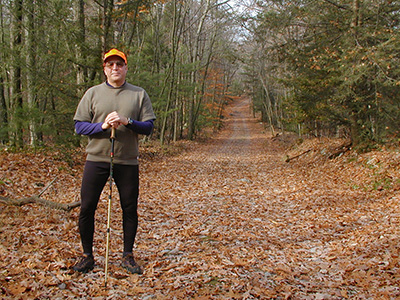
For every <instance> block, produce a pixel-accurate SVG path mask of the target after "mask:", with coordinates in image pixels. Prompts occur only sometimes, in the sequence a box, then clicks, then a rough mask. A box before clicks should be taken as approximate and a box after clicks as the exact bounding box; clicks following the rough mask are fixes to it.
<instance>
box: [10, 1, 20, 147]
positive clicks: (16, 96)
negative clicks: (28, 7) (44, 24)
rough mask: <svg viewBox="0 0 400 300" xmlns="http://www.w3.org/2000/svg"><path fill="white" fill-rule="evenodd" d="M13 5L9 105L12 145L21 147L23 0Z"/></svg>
mask: <svg viewBox="0 0 400 300" xmlns="http://www.w3.org/2000/svg"><path fill="white" fill-rule="evenodd" d="M13 4H14V6H13V15H14V18H13V22H12V30H11V34H12V37H11V38H12V40H11V49H12V53H13V55H12V68H11V97H10V107H11V111H12V115H11V116H10V117H11V121H12V131H11V134H12V137H13V145H14V146H16V147H18V148H22V146H23V136H22V133H23V131H22V104H23V100H22V71H21V57H22V55H21V48H22V32H23V26H22V20H23V18H22V8H23V0H16V1H15V2H14V3H13Z"/></svg>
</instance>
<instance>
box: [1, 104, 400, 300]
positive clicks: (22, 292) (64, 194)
mask: <svg viewBox="0 0 400 300" xmlns="http://www.w3.org/2000/svg"><path fill="white" fill-rule="evenodd" d="M224 122H225V124H224V127H223V129H222V130H221V132H219V133H217V134H216V135H215V136H214V137H213V138H210V139H207V140H205V141H201V142H179V143H176V144H174V145H170V146H169V148H168V149H169V150H165V148H163V147H160V146H157V145H156V144H155V143H150V144H145V145H142V147H141V152H142V158H141V165H140V172H141V175H140V176H141V183H140V184H141V187H140V192H141V194H140V199H139V202H140V203H139V217H140V224H139V231H138V235H137V239H136V244H135V249H134V251H135V253H134V254H135V257H136V258H137V261H138V262H139V264H140V265H141V266H142V268H143V270H144V273H143V275H131V274H127V273H126V272H125V270H124V269H122V268H121V267H120V265H119V264H120V258H121V251H122V231H121V228H122V225H121V210H120V207H119V204H118V195H117V191H116V188H113V192H114V193H113V196H112V198H113V199H114V201H113V209H112V225H111V228H112V231H111V248H110V249H111V253H110V265H109V279H108V280H109V282H108V286H107V288H105V287H104V264H105V261H104V254H105V239H106V232H105V229H106V228H105V227H106V214H107V199H108V191H109V189H108V188H106V189H105V190H104V192H103V194H102V196H101V201H100V203H99V207H98V210H97V214H96V234H95V253H94V254H95V259H96V266H95V268H94V270H93V271H91V272H89V273H87V274H77V273H75V272H73V271H72V270H71V266H72V265H73V264H74V262H75V259H76V257H77V256H79V255H80V254H81V245H80V241H79V234H78V228H77V219H78V214H79V208H74V209H72V210H71V211H62V210H55V209H52V208H49V207H45V206H43V205H38V204H26V205H23V206H10V205H6V204H5V203H4V201H2V202H0V239H1V245H0V287H1V289H0V296H1V298H2V299H79V298H82V299H87V298H91V299H396V298H398V297H399V296H400V288H399V287H400V275H399V271H400V270H399V267H400V265H399V246H400V245H399V241H400V239H399V231H400V228H399V222H400V214H399V211H398V207H399V201H400V192H399V190H400V172H399V164H400V152H399V149H387V148H386V149H385V148H384V149H380V150H379V151H374V152H369V153H364V154H357V153H356V152H355V151H352V150H350V151H347V152H345V153H343V154H341V155H338V156H336V157H335V158H329V157H330V156H331V154H332V153H334V152H335V151H336V150H337V149H338V148H339V147H340V145H342V144H343V143H344V142H345V141H343V140H336V139H322V138H320V139H310V140H305V141H303V142H301V143H300V142H297V141H296V139H290V140H289V139H288V137H289V136H288V135H283V136H279V137H271V136H270V135H269V134H268V132H266V131H265V129H264V128H263V125H262V124H260V123H259V121H258V120H257V119H255V118H253V117H252V115H251V113H250V109H249V102H248V99H240V100H238V101H236V102H234V103H233V104H232V105H230V106H229V107H228V109H227V111H226V117H225V119H224ZM62 157H65V156H64V155H62V153H57V152H56V151H49V152H47V153H29V154H27V153H24V154H22V153H7V152H4V151H3V152H2V153H1V154H0V162H1V167H0V196H2V197H6V198H9V199H20V198H23V197H29V196H33V195H38V194H39V193H40V192H41V191H43V190H44V189H45V187H46V186H47V185H48V184H49V182H51V181H52V180H53V179H55V180H54V183H53V184H51V185H50V186H49V187H48V189H46V190H45V191H44V192H43V194H42V195H41V198H44V199H48V200H52V201H56V202H60V203H71V202H75V201H79V189H80V180H81V174H82V169H83V165H84V153H83V150H82V149H77V151H76V152H75V154H74V155H73V157H72V159H71V160H68V161H66V160H63V159H61V158H62ZM288 157H289V158H291V159H290V160H289V161H288V159H287V158H288Z"/></svg>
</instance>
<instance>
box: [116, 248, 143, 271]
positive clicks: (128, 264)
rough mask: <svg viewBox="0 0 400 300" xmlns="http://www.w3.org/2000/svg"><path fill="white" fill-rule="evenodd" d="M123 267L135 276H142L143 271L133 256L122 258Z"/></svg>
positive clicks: (128, 255)
mask: <svg viewBox="0 0 400 300" xmlns="http://www.w3.org/2000/svg"><path fill="white" fill-rule="evenodd" d="M121 266H122V267H123V268H125V269H127V270H128V271H129V272H131V273H133V274H142V270H141V269H140V267H139V265H138V264H137V263H136V261H135V259H134V258H133V255H132V254H131V253H130V254H126V255H124V256H123V257H122V262H121Z"/></svg>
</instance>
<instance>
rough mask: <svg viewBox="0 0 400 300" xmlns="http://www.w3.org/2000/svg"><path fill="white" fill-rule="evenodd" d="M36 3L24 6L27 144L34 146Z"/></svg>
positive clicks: (36, 139)
mask: <svg viewBox="0 0 400 300" xmlns="http://www.w3.org/2000/svg"><path fill="white" fill-rule="evenodd" d="M35 5H36V1H31V2H29V3H26V4H25V9H26V11H27V14H26V23H25V24H26V25H25V32H26V34H25V36H26V66H27V69H26V100H27V103H28V108H29V112H30V113H29V116H30V117H29V144H30V145H31V146H36V145H37V144H38V135H37V121H36V120H37V117H36V113H35V112H36V110H37V96H36V89H35V86H36V59H35V58H36V49H35V48H36V47H35V45H36V42H35V23H34V18H33V16H34V15H35Z"/></svg>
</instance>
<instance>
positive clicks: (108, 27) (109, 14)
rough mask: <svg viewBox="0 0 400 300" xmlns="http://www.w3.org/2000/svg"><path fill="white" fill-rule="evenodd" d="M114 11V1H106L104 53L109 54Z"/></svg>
mask: <svg viewBox="0 0 400 300" xmlns="http://www.w3.org/2000/svg"><path fill="white" fill-rule="evenodd" d="M113 9H114V0H104V1H103V22H102V27H103V35H102V48H103V53H105V52H107V51H108V50H109V48H110V47H111V45H112V35H111V34H112V30H111V21H112V12H113Z"/></svg>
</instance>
